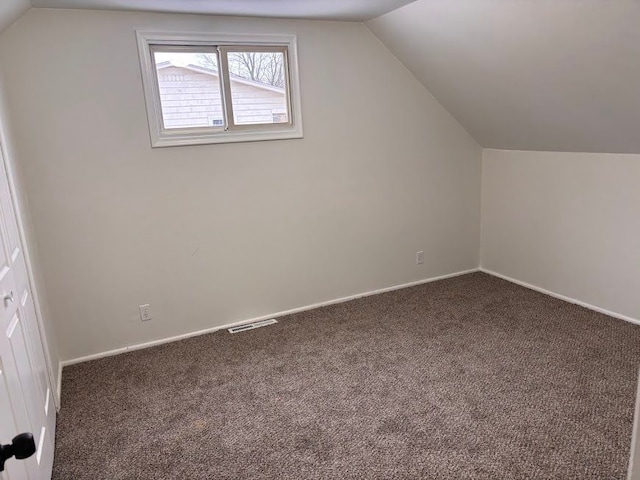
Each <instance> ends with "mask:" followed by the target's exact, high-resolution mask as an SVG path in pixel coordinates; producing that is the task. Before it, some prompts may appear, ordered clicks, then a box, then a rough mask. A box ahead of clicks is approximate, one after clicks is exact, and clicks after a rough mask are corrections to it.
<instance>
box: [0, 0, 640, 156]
mask: <svg viewBox="0 0 640 480" xmlns="http://www.w3.org/2000/svg"><path fill="white" fill-rule="evenodd" d="M31 4H33V6H35V7H52V8H103V9H104V8H111V9H120V10H146V11H167V12H180V13H212V14H218V15H224V14H227V15H250V16H269V17H291V18H310V19H337V20H353V21H363V20H367V19H370V18H374V17H377V18H374V19H373V20H369V21H367V22H366V25H367V26H368V27H369V28H370V29H371V30H372V32H373V33H374V34H375V35H376V36H378V38H380V40H381V41H382V42H383V43H384V44H385V45H386V46H387V48H389V49H390V50H391V51H392V52H393V53H394V54H395V55H396V56H397V57H398V58H399V59H400V60H401V61H402V62H403V63H404V65H405V66H406V67H407V68H408V69H409V70H411V72H413V74H414V75H415V76H416V77H417V78H418V79H419V80H420V81H421V82H422V83H423V84H424V85H425V87H426V88H427V89H428V90H429V91H430V92H431V93H432V94H433V95H434V96H435V97H436V99H437V100H438V101H440V103H442V105H443V106H444V107H445V108H446V109H447V110H448V111H449V112H450V113H451V114H452V115H453V116H454V117H455V118H456V119H457V120H458V121H459V122H460V123H461V124H462V125H463V126H464V127H465V128H466V129H467V131H468V132H469V133H470V134H471V135H472V136H473V137H474V138H475V139H476V140H477V141H478V143H480V145H482V146H483V147H490V148H500V149H514V150H552V151H575V152H607V153H640V134H639V131H640V128H639V127H640V0H417V1H413V0H208V1H205V0H154V1H150V0H31V2H30V1H29V0H0V30H2V29H4V28H5V27H6V26H8V25H9V24H11V23H12V22H13V21H15V19H17V18H18V17H19V16H20V15H22V14H23V13H24V12H25V11H27V10H28V9H29V8H30V7H31ZM379 15H382V16H379Z"/></svg>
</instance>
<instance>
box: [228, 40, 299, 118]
mask: <svg viewBox="0 0 640 480" xmlns="http://www.w3.org/2000/svg"><path fill="white" fill-rule="evenodd" d="M227 58H228V60H229V81H230V82H229V83H230V87H231V100H232V104H233V120H234V123H235V124H236V125H255V124H271V123H289V111H288V103H289V102H288V97H287V92H286V87H287V85H286V81H285V70H286V68H285V61H284V53H283V52H229V53H228V56H227Z"/></svg>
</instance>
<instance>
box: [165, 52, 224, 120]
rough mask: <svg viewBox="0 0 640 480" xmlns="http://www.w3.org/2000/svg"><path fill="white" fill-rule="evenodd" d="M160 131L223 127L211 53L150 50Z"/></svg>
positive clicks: (220, 103)
mask: <svg viewBox="0 0 640 480" xmlns="http://www.w3.org/2000/svg"><path fill="white" fill-rule="evenodd" d="M154 59H155V65H156V72H157V75H158V88H159V91H160V105H161V106H162V118H163V121H164V128H167V129H170V128H190V127H218V128H222V127H224V116H223V113H222V97H221V93H220V79H219V77H218V58H217V56H216V54H215V53H199V52H196V51H189V52H171V51H166V52H163V51H161V50H154Z"/></svg>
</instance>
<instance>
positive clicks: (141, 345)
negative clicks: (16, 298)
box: [58, 268, 479, 388]
mask: <svg viewBox="0 0 640 480" xmlns="http://www.w3.org/2000/svg"><path fill="white" fill-rule="evenodd" d="M478 270H479V269H477V268H472V269H470V270H463V271H461V272H455V273H450V274H447V275H440V276H438V277H432V278H427V279H424V280H418V281H416V282H410V283H403V284H402V285H394V286H393V287H387V288H381V289H378V290H372V291H370V292H364V293H358V294H356V295H350V296H348V297H342V298H336V299H334V300H328V301H326V302H320V303H314V304H312V305H306V306H304V307H298V308H293V309H291V310H285V311H282V312H277V313H271V314H269V315H262V316H261V317H255V318H248V319H246V320H242V321H239V322H234V323H228V324H226V325H220V326H217V327H212V328H207V329H205V330H198V331H196V332H190V333H184V334H182V335H176V336H174V337H167V338H161V339H160V340H153V341H151V342H145V343H139V344H136V345H129V346H127V347H121V348H116V349H114V350H109V351H106V352H101V353H95V354H93V355H87V356H84V357H78V358H73V359H71V360H65V361H63V362H61V363H60V368H62V367H66V366H68V365H74V364H76V363H83V362H88V361H91V360H97V359H99V358H104V357H111V356H113V355H119V354H121V353H125V352H131V351H134V350H141V349H143V348H149V347H155V346H156V345H162V344H165V343H170V342H177V341H178V340H184V339H186V338H191V337H197V336H200V335H205V334H207V333H213V332H217V331H218V330H224V329H226V328H231V327H236V326H238V325H244V324H246V323H253V322H258V321H260V320H267V319H269V318H278V317H283V316H285V315H291V314H293V313H299V312H305V311H307V310H313V309H315V308H319V307H326V306H329V305H335V304H337V303H344V302H348V301H350V300H355V299H357V298H362V297H369V296H371V295H378V294H380V293H386V292H392V291H394V290H401V289H403V288H408V287H415V286H416V285H422V284H424V283H430V282H435V281H438V280H445V279H447V278H452V277H457V276H460V275H466V274H468V273H474V272H477V271H478ZM60 378H62V375H60V377H59V379H60ZM58 381H59V382H60V380H58ZM58 388H60V386H58Z"/></svg>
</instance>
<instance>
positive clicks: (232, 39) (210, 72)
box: [137, 32, 302, 147]
mask: <svg viewBox="0 0 640 480" xmlns="http://www.w3.org/2000/svg"><path fill="white" fill-rule="evenodd" d="M137 34H138V47H139V53H140V62H141V66H142V79H143V86H144V92H145V100H146V104H147V115H148V119H149V130H150V134H151V144H152V146H154V147H166V146H175V145H195V144H203V143H226V142H249V141H257V140H276V139H288V138H301V137H302V118H301V108H300V90H299V87H298V68H297V58H296V39H295V36H293V35H286V36H282V35H277V36H276V35H208V34H182V33H181V34H171V33H154V32H137Z"/></svg>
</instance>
